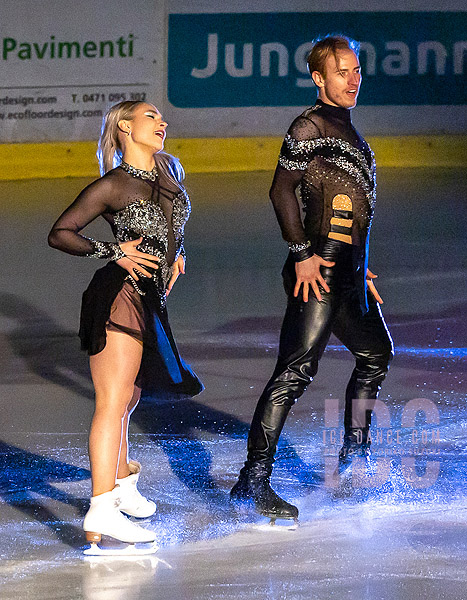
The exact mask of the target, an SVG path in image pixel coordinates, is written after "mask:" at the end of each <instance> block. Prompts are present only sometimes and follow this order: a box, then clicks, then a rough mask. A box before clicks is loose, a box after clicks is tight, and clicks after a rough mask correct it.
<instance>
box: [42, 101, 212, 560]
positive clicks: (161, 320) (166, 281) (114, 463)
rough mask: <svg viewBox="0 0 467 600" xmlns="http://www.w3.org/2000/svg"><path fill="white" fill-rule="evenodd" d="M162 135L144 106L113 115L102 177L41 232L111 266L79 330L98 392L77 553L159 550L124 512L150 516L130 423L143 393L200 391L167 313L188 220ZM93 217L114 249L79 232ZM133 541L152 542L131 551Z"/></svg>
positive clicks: (93, 291) (105, 132)
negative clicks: (81, 549) (101, 221)
mask: <svg viewBox="0 0 467 600" xmlns="http://www.w3.org/2000/svg"><path fill="white" fill-rule="evenodd" d="M166 127H167V123H165V122H164V121H163V119H162V116H161V114H160V113H159V111H158V110H157V108H156V107H155V106H153V105H152V104H147V103H145V102H140V101H139V102H129V101H125V102H120V103H119V104H117V105H115V106H113V107H111V108H110V110H109V111H108V112H107V114H106V116H105V117H104V122H103V126H102V133H101V137H100V140H99V150H98V157H99V161H100V166H101V174H102V177H101V178H100V179H98V180H96V181H94V182H93V183H91V185H89V186H88V187H86V188H85V189H84V190H83V191H82V192H81V193H80V194H79V196H78V197H77V198H76V200H75V201H74V202H73V204H71V206H69V207H68V208H67V209H66V210H65V212H64V213H63V214H62V215H61V216H60V217H59V219H58V220H57V222H56V223H55V225H54V226H53V227H52V230H51V232H50V234H49V244H50V245H51V246H52V247H54V248H58V249H59V250H63V251H64V252H68V253H69V254H74V255H78V256H89V257H93V258H101V259H107V260H108V261H110V262H108V263H107V264H106V266H105V267H103V268H101V269H99V270H98V271H97V272H96V273H95V275H94V277H93V279H92V281H91V283H90V285H89V287H88V289H87V290H86V291H85V293H84V294H83V303H82V309H81V323H80V332H79V335H80V338H81V347H82V349H83V350H86V351H87V352H88V353H89V355H90V367H91V376H92V381H93V384H94V388H95V393H96V406H95V412H94V416H93V419H92V424H91V431H90V434H89V458H90V463H91V475H92V498H91V505H90V508H89V511H88V513H87V514H86V516H85V519H84V523H83V527H84V530H85V532H86V539H87V541H88V542H91V548H90V549H89V550H87V551H85V552H87V553H91V554H94V553H97V554H101V553H104V552H106V551H105V550H103V549H102V548H101V547H100V546H98V545H97V544H98V542H100V541H101V537H102V536H103V535H104V536H108V537H111V538H114V539H115V540H118V541H120V542H125V543H128V544H130V546H128V547H127V548H126V549H123V552H125V550H127V551H128V552H130V553H139V552H141V553H143V552H144V553H146V552H154V551H155V550H156V549H157V548H156V546H155V545H154V540H155V536H154V532H153V531H149V530H147V529H144V528H143V527H141V526H139V525H137V524H135V523H134V522H132V521H130V520H129V519H127V518H126V517H125V516H124V515H123V514H122V513H125V514H126V515H131V516H135V517H149V516H151V515H153V514H154V513H155V511H156V505H155V504H154V502H151V501H150V500H147V499H146V498H144V497H143V496H142V495H141V494H140V493H139V491H138V489H137V487H136V484H137V481H138V478H139V474H140V470H141V465H140V464H139V463H137V462H136V461H132V460H129V458H128V423H129V419H130V415H131V413H132V412H133V410H134V409H135V407H136V405H137V403H138V401H139V398H140V394H141V389H142V388H144V389H145V390H148V391H149V392H152V393H157V392H162V393H167V392H170V393H181V394H185V395H188V396H194V395H195V394H198V393H199V392H200V391H202V389H203V386H202V384H201V382H200V381H199V379H198V378H197V377H196V375H195V374H194V373H193V372H192V371H191V370H190V368H189V367H188V366H187V365H186V364H185V363H184V362H183V361H182V360H181V358H180V356H179V354H178V351H177V347H176V345H175V342H174V339H173V337H172V333H171V330H170V326H169V322H168V318H167V311H166V307H165V302H166V297H167V295H168V293H169V292H170V290H171V289H172V286H173V285H174V283H175V281H176V280H177V278H178V276H179V274H180V273H184V272H185V259H184V249H183V231H184V226H185V223H186V221H187V219H188V217H189V214H190V202H189V199H188V196H187V194H186V191H185V188H184V186H183V183H182V179H183V176H184V173H183V169H182V167H181V165H180V163H179V162H178V161H177V159H175V158H174V157H172V156H170V155H168V154H165V153H163V152H161V151H162V149H163V146H164V139H165V129H166ZM116 165H118V166H116ZM114 167H115V168H114ZM100 215H102V216H103V217H104V218H105V220H106V221H107V222H108V223H109V224H110V226H111V228H112V231H113V234H114V236H115V239H116V242H103V241H97V240H94V239H91V238H88V237H85V236H84V235H81V234H80V231H81V230H82V229H83V228H84V227H85V226H86V225H88V223H90V222H91V221H93V220H94V219H96V218H97V217H98V216H100ZM140 542H144V543H152V544H150V545H149V547H146V548H143V549H137V548H136V546H134V544H136V543H140ZM107 552H108V553H112V551H107ZM121 552H122V550H119V551H118V553H121Z"/></svg>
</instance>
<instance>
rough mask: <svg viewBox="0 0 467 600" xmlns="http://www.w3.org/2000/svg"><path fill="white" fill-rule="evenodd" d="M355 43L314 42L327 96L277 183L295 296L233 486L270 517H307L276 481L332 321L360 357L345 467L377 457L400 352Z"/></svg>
mask: <svg viewBox="0 0 467 600" xmlns="http://www.w3.org/2000/svg"><path fill="white" fill-rule="evenodd" d="M358 51H359V46H358V43H357V42H355V41H354V40H351V39H349V38H347V37H346V36H326V37H324V38H322V39H320V40H319V41H317V42H316V43H315V45H314V47H313V49H312V50H311V52H310V54H309V56H308V59H307V60H308V68H309V72H310V74H311V77H312V78H313V81H314V83H315V85H316V86H317V88H318V99H317V101H316V104H315V105H314V106H313V107H311V108H309V109H307V110H306V111H305V112H304V113H302V114H301V115H300V116H299V117H297V118H296V119H295V120H294V121H293V123H292V125H291V126H290V128H289V130H288V133H287V135H286V136H285V139H284V142H283V144H282V148H281V152H280V157H279V164H278V165H277V168H276V172H275V175H274V180H273V183H272V187H271V190H270V198H271V200H272V203H273V205H274V210H275V212H276V216H277V219H278V221H279V225H280V227H281V230H282V236H283V238H284V239H285V240H286V241H287V242H288V245H289V249H290V252H289V255H288V258H287V261H286V263H285V266H284V269H283V271H282V275H283V278H284V287H285V290H286V293H287V297H288V303H287V310H286V313H285V317H284V321H283V324H282V330H281V336H280V345H279V356H278V360H277V364H276V368H275V370H274V373H273V375H272V377H271V379H270V380H269V382H268V383H267V385H266V387H265V389H264V391H263V393H262V395H261V397H260V399H259V402H258V405H257V407H256V411H255V413H254V416H253V421H252V423H251V428H250V433H249V437H248V456H247V461H246V462H245V466H244V467H243V468H242V470H241V471H240V476H239V480H238V482H237V483H236V484H235V486H234V487H233V488H232V490H231V492H230V495H231V499H232V500H241V501H243V500H253V501H254V503H255V507H256V510H257V511H258V512H259V513H260V514H262V515H264V516H267V517H270V518H271V519H273V520H274V519H276V518H291V519H297V518H298V509H297V507H296V506H293V505H292V504H289V503H288V502H286V501H285V500H283V499H282V498H280V497H279V496H278V495H277V494H276V493H275V492H274V491H273V490H272V488H271V486H270V483H269V480H270V476H271V472H272V464H273V462H274V454H275V452H276V447H277V442H278V439H279V435H280V433H281V431H282V428H283V426H284V423H285V420H286V418H287V415H288V413H289V410H290V408H291V406H292V405H293V404H294V403H295V401H296V400H297V399H298V398H299V397H300V396H301V395H302V394H303V392H304V391H305V389H306V387H307V385H308V384H309V383H310V382H311V381H312V379H313V377H314V376H315V374H316V372H317V369H318V361H319V359H320V358H321V356H322V354H323V352H324V349H325V347H326V344H327V343H328V340H329V337H330V334H331V332H332V333H334V334H335V335H336V336H337V337H338V338H339V339H340V340H341V342H342V343H343V344H344V345H345V346H346V347H347V348H348V349H349V350H350V351H351V352H352V354H353V355H354V357H355V361H356V365H355V369H354V371H353V373H352V376H351V378H350V381H349V383H348V386H347V391H346V398H345V416H344V431H345V434H344V444H343V447H342V448H341V450H340V453H339V464H340V466H341V467H342V466H345V465H347V464H349V463H351V459H352V457H353V456H355V455H358V456H364V457H365V456H366V457H367V456H369V440H368V431H369V426H370V417H371V408H372V406H373V405H374V401H375V399H376V398H377V395H378V392H379V390H380V388H381V383H382V381H383V379H384V377H385V375H386V373H387V371H388V367H389V362H390V360H391V358H392V356H393V346H392V340H391V337H390V335H389V332H388V330H387V328H386V324H385V322H384V319H383V315H382V313H381V309H380V306H379V303H381V302H382V300H381V298H380V297H379V295H378V293H377V291H376V289H375V286H374V284H373V282H372V279H373V278H374V277H376V276H375V275H373V273H371V271H369V270H368V268H367V265H368V238H369V232H370V226H371V221H372V218H373V208H374V203H375V196H376V194H375V191H376V190H375V188H376V181H375V162H374V157H373V153H372V151H371V149H370V147H369V146H368V144H367V143H366V142H365V140H364V139H363V138H362V137H361V136H360V134H359V133H358V132H357V131H356V129H355V128H354V127H353V125H352V122H351V115H350V109H352V108H354V107H355V105H356V103H357V96H358V92H359V88H360V83H361V71H360V64H359V61H358ZM297 188H299V190H300V198H301V202H302V203H303V209H304V220H303V221H302V218H301V214H300V206H299V201H298V199H297V195H296V189H297ZM310 288H311V290H310ZM354 399H362V400H366V401H367V402H366V406H365V408H366V409H367V410H366V411H363V412H364V414H363V416H360V417H359V418H358V417H356V416H355V415H354V419H352V404H353V401H354ZM354 412H357V411H354Z"/></svg>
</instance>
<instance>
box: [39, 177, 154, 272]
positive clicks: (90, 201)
mask: <svg viewBox="0 0 467 600" xmlns="http://www.w3.org/2000/svg"><path fill="white" fill-rule="evenodd" d="M115 196H116V194H115V187H114V186H112V185H111V183H110V182H109V181H108V180H106V179H98V180H97V181H94V182H93V183H91V185H89V186H88V187H87V188H85V189H84V190H83V191H82V192H81V194H80V195H79V196H78V197H77V198H76V200H75V201H74V202H73V204H71V205H70V206H69V207H68V208H67V209H66V210H65V211H64V212H63V213H62V214H61V215H60V217H59V218H58V219H57V221H56V223H55V224H54V226H53V227H52V229H51V231H50V233H49V238H48V241H49V245H50V246H52V248H57V249H58V250H63V252H68V254H74V255H75V256H89V257H91V258H105V259H107V260H114V261H115V262H116V263H117V264H118V265H120V266H121V267H122V268H123V269H125V270H126V271H128V273H129V274H130V275H131V276H132V277H133V279H135V280H136V281H138V279H139V275H140V274H141V275H144V276H145V277H152V273H151V272H150V271H148V270H147V269H145V267H151V268H153V269H157V268H158V265H157V263H158V261H159V258H157V256H152V254H146V253H144V252H140V251H139V250H138V249H137V246H138V244H140V243H141V241H142V238H139V239H137V240H130V241H128V242H122V243H121V244H118V243H117V242H102V241H100V240H94V239H92V238H88V237H86V236H84V235H81V233H80V231H81V230H82V229H84V228H85V227H86V225H88V224H89V223H91V221H94V219H96V218H97V217H98V216H100V215H102V214H103V213H105V212H108V211H113V210H116V209H117V207H116V206H113V205H112V201H113V198H115ZM114 202H115V201H114Z"/></svg>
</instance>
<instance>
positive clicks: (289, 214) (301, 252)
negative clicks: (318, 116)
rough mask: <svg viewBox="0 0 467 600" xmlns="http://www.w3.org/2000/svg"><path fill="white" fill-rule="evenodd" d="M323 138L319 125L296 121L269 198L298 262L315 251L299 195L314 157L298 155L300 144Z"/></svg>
mask: <svg viewBox="0 0 467 600" xmlns="http://www.w3.org/2000/svg"><path fill="white" fill-rule="evenodd" d="M316 137H319V131H318V128H317V127H316V125H315V124H314V123H313V122H312V121H311V120H310V119H308V118H306V117H298V118H297V119H295V120H294V122H293V123H292V125H291V126H290V128H289V131H288V132H287V135H286V136H285V138H284V142H283V144H282V148H281V152H280V156H279V164H278V166H277V168H276V172H275V174H274V180H273V182H272V186H271V190H270V192H269V196H270V198H271V201H272V204H273V206H274V210H275V213H276V217H277V220H278V222H279V225H280V228H281V231H282V237H283V238H284V239H285V241H286V242H287V243H288V244H289V248H290V250H291V251H292V253H293V256H294V258H295V260H296V261H302V260H306V259H307V258H310V256H313V253H314V248H313V247H312V244H311V242H310V240H308V239H307V237H306V234H305V230H304V228H303V222H302V217H301V213H300V204H299V200H298V198H297V195H296V189H297V187H298V186H299V184H300V182H301V179H302V177H303V174H304V172H305V169H306V168H307V165H308V163H309V161H310V160H311V156H310V153H309V152H304V151H302V150H300V151H298V152H297V145H296V142H303V141H304V140H308V139H313V138H316Z"/></svg>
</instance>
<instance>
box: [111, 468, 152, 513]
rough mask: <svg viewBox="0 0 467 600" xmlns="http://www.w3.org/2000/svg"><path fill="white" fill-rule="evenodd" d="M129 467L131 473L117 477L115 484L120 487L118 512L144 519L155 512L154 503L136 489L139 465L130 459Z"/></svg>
mask: <svg viewBox="0 0 467 600" xmlns="http://www.w3.org/2000/svg"><path fill="white" fill-rule="evenodd" d="M128 466H129V468H130V471H131V475H128V477H123V478H122V479H117V482H116V483H117V485H118V486H119V487H120V506H119V507H118V508H119V510H120V512H123V513H125V514H127V515H130V516H131V517H138V518H140V519H146V518H147V517H151V516H152V515H153V514H154V513H155V512H156V504H155V502H152V501H151V500H148V499H147V498H145V497H144V496H143V495H142V494H140V492H139V491H138V488H137V484H138V479H139V475H140V473H141V465H140V463H139V462H137V461H136V460H130V463H129V465H128Z"/></svg>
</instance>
